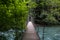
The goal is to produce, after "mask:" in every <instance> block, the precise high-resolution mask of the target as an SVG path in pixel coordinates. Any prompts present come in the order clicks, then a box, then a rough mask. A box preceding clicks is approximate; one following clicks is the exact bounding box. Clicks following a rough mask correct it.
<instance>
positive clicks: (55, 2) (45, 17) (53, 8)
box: [34, 0, 60, 24]
mask: <svg viewBox="0 0 60 40" xmlns="http://www.w3.org/2000/svg"><path fill="white" fill-rule="evenodd" d="M34 10H35V22H36V23H38V24H40V23H41V24H42V23H44V24H60V0H40V1H39V3H38V6H37V7H36V8H35V9H34ZM36 10H37V11H36Z"/></svg>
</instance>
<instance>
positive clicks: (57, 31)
mask: <svg viewBox="0 0 60 40" xmlns="http://www.w3.org/2000/svg"><path fill="white" fill-rule="evenodd" d="M36 32H37V33H38V35H39V37H40V40H43V34H44V40H60V26H46V27H45V30H44V33H43V27H42V26H38V27H36Z"/></svg>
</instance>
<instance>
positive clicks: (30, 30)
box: [22, 22, 39, 40]
mask: <svg viewBox="0 0 60 40" xmlns="http://www.w3.org/2000/svg"><path fill="white" fill-rule="evenodd" d="M22 40H39V37H38V36H37V34H36V31H35V29H34V26H33V24H32V22H29V23H28V25H27V30H26V32H25V34H24V36H23V39H22Z"/></svg>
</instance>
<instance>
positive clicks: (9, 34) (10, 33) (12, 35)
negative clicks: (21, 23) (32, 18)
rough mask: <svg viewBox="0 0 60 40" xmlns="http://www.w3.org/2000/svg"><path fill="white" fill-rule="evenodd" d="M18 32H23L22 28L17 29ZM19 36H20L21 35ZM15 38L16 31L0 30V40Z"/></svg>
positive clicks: (13, 39)
mask: <svg viewBox="0 0 60 40" xmlns="http://www.w3.org/2000/svg"><path fill="white" fill-rule="evenodd" d="M18 32H19V34H20V33H21V32H24V30H23V31H20V30H18ZM2 37H3V38H2ZM19 37H21V35H20V36H19ZM4 38H5V39H4ZM15 38H16V31H15V30H13V29H10V30H8V31H5V32H0V40H15Z"/></svg>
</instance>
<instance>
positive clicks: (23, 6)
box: [0, 0, 35, 31]
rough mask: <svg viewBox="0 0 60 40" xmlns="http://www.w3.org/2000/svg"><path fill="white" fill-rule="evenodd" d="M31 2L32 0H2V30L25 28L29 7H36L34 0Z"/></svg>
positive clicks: (0, 6) (0, 17) (0, 0)
mask: <svg viewBox="0 0 60 40" xmlns="http://www.w3.org/2000/svg"><path fill="white" fill-rule="evenodd" d="M30 2H31V1H30V0H0V31H6V30H9V29H11V28H13V29H20V30H23V29H25V28H26V21H27V16H28V11H29V8H32V7H34V5H32V4H33V2H32V4H30ZM27 4H28V5H27ZM34 4H35V3H34Z"/></svg>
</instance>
